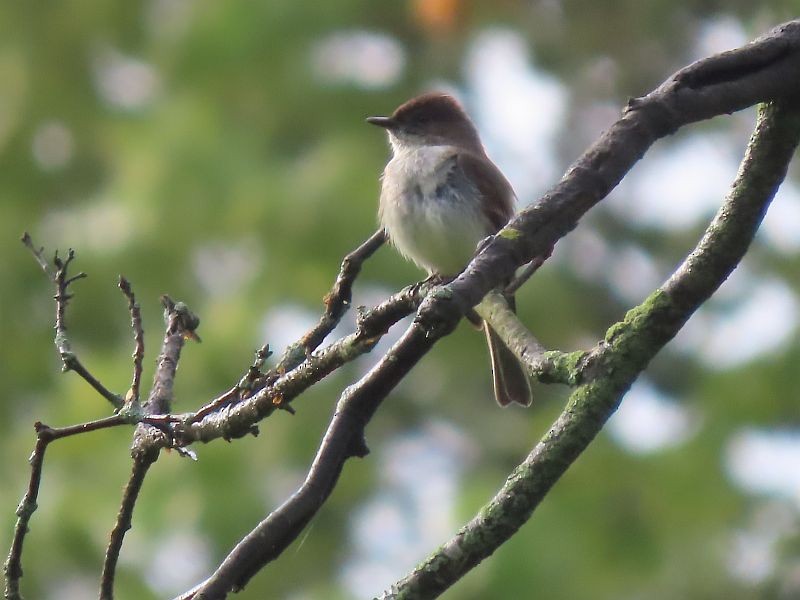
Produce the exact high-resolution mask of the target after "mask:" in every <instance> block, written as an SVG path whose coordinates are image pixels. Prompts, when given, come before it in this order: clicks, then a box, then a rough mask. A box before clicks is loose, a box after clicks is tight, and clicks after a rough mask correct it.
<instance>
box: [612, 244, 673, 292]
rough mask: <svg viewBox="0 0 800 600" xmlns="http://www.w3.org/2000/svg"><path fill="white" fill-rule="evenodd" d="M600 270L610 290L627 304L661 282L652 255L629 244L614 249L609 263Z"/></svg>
mask: <svg viewBox="0 0 800 600" xmlns="http://www.w3.org/2000/svg"><path fill="white" fill-rule="evenodd" d="M609 267H610V271H609ZM601 272H602V273H604V274H606V275H607V277H608V285H609V287H610V289H611V291H612V292H614V294H615V295H616V296H617V297H619V298H620V299H621V300H623V301H624V302H627V303H629V304H633V303H636V302H641V301H642V300H644V298H646V297H647V295H648V294H650V293H651V292H652V291H653V290H654V289H655V288H656V287H658V285H659V284H660V283H661V277H660V273H659V269H658V267H657V265H656V262H655V261H654V260H653V257H652V256H650V254H649V253H648V252H646V251H645V250H643V249H642V248H640V247H638V246H634V245H631V244H626V245H624V246H622V247H621V248H618V249H615V250H614V252H613V254H612V256H611V261H610V264H607V265H606V267H605V269H604V270H602V271H601Z"/></svg>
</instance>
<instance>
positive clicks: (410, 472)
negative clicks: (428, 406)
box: [341, 421, 476, 598]
mask: <svg viewBox="0 0 800 600" xmlns="http://www.w3.org/2000/svg"><path fill="white" fill-rule="evenodd" d="M475 453H476V449H475V447H474V445H473V444H472V442H471V441H470V440H469V439H468V438H467V437H466V436H464V435H463V434H462V433H461V432H460V431H458V430H457V429H456V428H455V427H453V426H452V425H450V424H448V423H444V422H441V421H439V422H431V423H428V424H426V425H424V426H423V428H422V429H420V430H416V431H412V432H408V433H406V434H404V435H401V436H398V437H397V438H395V439H394V440H391V441H390V442H389V443H388V444H387V445H386V446H385V448H383V451H382V453H381V456H380V457H379V461H380V465H379V467H378V473H379V474H380V479H381V482H380V484H379V485H378V486H377V489H379V490H380V492H378V493H377V494H376V495H375V496H373V498H372V499H370V500H368V501H367V502H366V503H365V504H363V505H362V506H361V507H359V509H358V510H357V511H356V512H355V515H354V517H353V520H352V523H351V538H352V542H351V543H352V545H353V550H352V551H351V554H350V556H349V558H348V559H347V562H346V563H345V564H344V567H343V568H342V570H341V577H342V580H343V583H344V585H345V587H346V588H347V590H348V591H349V592H350V594H351V595H352V596H353V597H356V598H371V597H372V596H374V595H375V594H376V593H378V592H380V591H381V590H382V589H385V588H386V587H388V586H389V585H391V583H392V582H394V580H396V579H398V578H399V577H401V576H403V575H404V574H405V573H406V572H407V571H408V570H410V569H411V568H412V567H413V566H414V565H415V564H416V563H417V562H418V561H419V560H420V559H422V558H423V557H424V556H425V554H426V553H427V552H429V551H430V549H431V548H432V547H435V546H437V545H438V544H441V543H443V542H444V541H446V540H447V538H448V537H449V536H450V535H452V533H453V532H454V530H455V522H454V514H453V513H454V509H455V506H456V503H457V500H458V483H459V480H460V478H461V472H462V470H463V469H465V468H466V467H468V464H469V462H470V460H471V459H472V458H473V457H474V455H475ZM423 480H424V482H425V484H424V485H420V483H419V482H420V481H423Z"/></svg>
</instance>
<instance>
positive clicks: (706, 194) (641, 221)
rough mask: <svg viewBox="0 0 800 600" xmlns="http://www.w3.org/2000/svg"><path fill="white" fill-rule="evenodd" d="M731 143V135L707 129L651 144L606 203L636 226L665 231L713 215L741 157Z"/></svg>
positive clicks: (620, 216) (691, 224) (688, 224)
mask: <svg viewBox="0 0 800 600" xmlns="http://www.w3.org/2000/svg"><path fill="white" fill-rule="evenodd" d="M734 148H736V149H737V150H738V145H737V144H735V143H733V141H732V140H731V138H730V136H728V135H726V134H723V133H712V132H702V133H699V134H695V135H691V136H689V137H687V138H684V139H681V140H679V141H677V142H675V143H673V144H670V145H669V146H665V145H659V146H656V147H655V148H653V149H652V150H651V151H650V153H649V154H648V157H647V158H646V159H645V160H644V161H642V162H641V163H640V164H639V165H638V166H637V168H636V169H634V170H633V171H631V172H630V174H629V175H628V177H627V178H626V179H624V180H623V181H622V183H621V184H620V186H619V192H620V193H618V194H614V195H612V196H610V197H609V198H608V201H607V206H608V207H609V208H610V209H611V210H612V211H613V212H614V213H615V215H616V216H617V217H618V218H619V219H622V220H624V221H627V222H629V223H631V224H633V225H637V226H647V227H652V228H655V229H661V230H667V231H675V230H685V229H689V228H691V227H694V226H695V225H697V224H698V223H700V222H702V221H706V220H709V218H710V217H711V216H713V214H714V213H715V212H716V210H717V208H718V207H719V206H720V204H721V203H722V200H723V199H724V197H725V195H726V194H727V192H728V189H729V187H730V185H731V183H732V182H733V180H734V179H735V177H736V171H737V169H738V163H739V159H740V157H739V156H737V155H736V154H735V153H734V152H733V151H732V150H733V149H734Z"/></svg>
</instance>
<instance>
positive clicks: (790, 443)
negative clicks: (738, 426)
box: [724, 428, 800, 508]
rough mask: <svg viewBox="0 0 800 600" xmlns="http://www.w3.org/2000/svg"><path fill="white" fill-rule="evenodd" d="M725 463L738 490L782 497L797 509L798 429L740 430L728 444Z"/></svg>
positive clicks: (799, 472)
mask: <svg viewBox="0 0 800 600" xmlns="http://www.w3.org/2000/svg"><path fill="white" fill-rule="evenodd" d="M724 460H725V470H726V472H727V473H728V477H729V478H730V479H731V480H732V481H733V483H734V484H735V485H736V486H737V487H739V488H740V489H742V490H744V491H746V492H749V493H751V494H766V495H769V496H774V497H777V498H785V499H788V500H791V501H792V502H794V504H795V506H797V507H798V508H800V430H797V429H791V430H790V429H786V430H767V429H756V428H745V429H742V430H741V431H739V432H738V433H736V434H735V435H734V436H733V437H732V438H731V439H730V441H729V442H728V445H727V448H726V449H725V459H724Z"/></svg>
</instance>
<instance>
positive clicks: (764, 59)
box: [185, 21, 800, 600]
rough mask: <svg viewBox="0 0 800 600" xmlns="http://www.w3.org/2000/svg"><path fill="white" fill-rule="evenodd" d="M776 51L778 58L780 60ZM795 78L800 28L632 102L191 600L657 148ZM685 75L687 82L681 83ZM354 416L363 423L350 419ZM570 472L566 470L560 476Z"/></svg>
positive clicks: (340, 420)
mask: <svg viewBox="0 0 800 600" xmlns="http://www.w3.org/2000/svg"><path fill="white" fill-rule="evenodd" d="M775 48H780V49H781V50H780V52H776V51H775V50H774V49H775ZM770 49H771V50H770ZM754 57H758V60H755V59H754ZM737 61H741V63H742V64H744V65H747V68H743V69H739V70H736V69H732V68H731V67H730V65H732V64H736V62H737ZM721 65H722V66H724V69H723V70H724V72H725V73H727V74H737V75H738V77H736V78H733V75H731V77H728V78H726V79H725V81H722V82H720V81H719V77H718V76H715V75H714V74H715V72H716V70H717V69H718V68H723V67H722V66H721ZM797 72H800V21H793V22H790V23H787V24H785V25H783V26H781V27H778V28H776V29H774V30H773V31H772V32H770V33H769V34H767V35H766V36H764V37H762V38H759V39H758V40H756V41H755V42H753V43H751V44H749V45H748V46H745V47H744V48H740V49H739V50H734V51H732V52H729V53H725V55H724V56H723V55H718V56H715V57H712V58H710V59H706V60H705V61H703V62H702V64H701V63H695V64H694V65H691V66H690V67H687V68H686V69H684V70H682V71H679V72H678V73H676V74H675V75H673V76H672V77H671V78H670V79H668V80H667V81H666V82H665V83H664V84H662V85H661V86H660V87H659V88H658V89H657V90H655V91H653V92H651V93H650V94H648V95H647V96H646V97H645V98H642V99H638V100H635V101H632V102H630V103H629V106H628V108H627V110H626V112H625V113H624V114H623V116H622V118H620V119H619V120H618V121H617V122H616V123H615V124H614V125H613V126H612V127H611V128H610V129H609V130H608V131H607V132H606V133H605V134H604V135H603V136H602V137H601V138H600V140H598V142H596V143H595V144H594V145H593V146H592V147H591V148H590V149H589V150H588V151H587V152H586V153H585V154H584V155H583V156H582V157H581V158H580V159H579V160H578V161H577V162H576V163H575V164H574V165H573V166H572V168H570V170H569V171H568V172H567V174H566V175H565V176H564V178H563V179H562V180H561V182H560V183H559V184H558V185H557V186H556V187H555V188H554V189H553V190H551V191H550V192H548V193H547V194H546V195H545V196H544V197H543V198H542V200H541V201H540V202H538V203H537V204H535V205H533V206H531V207H529V208H527V209H526V210H524V211H523V212H522V213H520V214H519V215H518V216H517V217H516V218H515V219H513V220H512V221H511V222H510V223H509V224H508V225H507V226H506V227H505V228H503V229H502V230H501V231H500V232H498V234H496V235H495V236H494V237H493V238H492V239H491V240H490V241H489V243H488V244H487V245H486V246H485V247H484V248H483V249H482V250H481V251H479V252H478V254H477V256H476V257H475V258H474V259H473V260H472V261H471V262H470V264H469V265H468V266H467V268H466V269H465V270H464V272H463V273H462V274H461V275H460V276H459V277H457V278H456V279H455V280H454V281H452V282H451V283H449V284H448V285H445V286H442V287H440V288H434V290H433V291H432V292H430V293H429V294H428V295H427V297H426V298H425V300H423V302H422V303H421V305H420V307H419V309H418V311H417V317H416V319H415V320H414V323H413V324H412V325H411V327H409V329H408V330H407V331H406V333H405V334H404V335H403V337H402V338H401V339H400V341H399V342H397V343H396V344H395V345H394V346H393V347H392V348H391V349H390V351H389V352H388V353H387V355H386V356H384V358H383V359H382V360H381V361H380V363H379V364H378V365H377V366H376V367H375V368H373V369H372V370H371V371H370V372H369V373H368V374H367V375H366V376H365V377H363V378H362V379H361V380H360V381H359V382H358V383H356V384H355V385H353V386H350V387H349V388H347V390H346V391H345V392H344V393H343V394H342V396H341V398H340V400H339V403H338V404H337V412H336V414H335V415H334V418H333V420H332V421H331V424H330V426H329V428H328V431H327V432H326V434H325V439H324V440H323V444H322V446H321V447H320V449H319V451H318V454H317V457H316V459H315V461H314V464H313V465H312V468H311V470H310V471H309V474H308V477H307V479H306V482H305V483H304V484H303V486H302V487H301V488H300V489H299V490H298V491H297V492H296V493H295V494H294V495H293V496H292V497H291V498H290V499H289V500H287V501H286V503H284V505H283V506H281V507H280V508H279V509H278V510H276V511H275V512H274V513H273V514H272V515H270V516H269V517H268V518H267V519H266V520H265V521H263V522H262V523H261V524H259V526H258V527H256V529H254V530H253V531H252V532H251V533H250V534H248V536H246V537H245V538H244V540H242V542H240V544H239V545H238V546H237V548H236V549H235V550H234V551H233V552H232V553H231V554H230V555H229V556H228V558H227V559H226V560H225V561H224V562H223V563H222V565H221V566H220V567H219V568H218V569H217V571H216V572H215V573H214V575H212V577H211V578H209V579H208V580H207V581H205V582H204V583H203V584H201V585H200V586H199V587H198V588H196V589H195V590H193V592H192V593H191V594H190V595H187V596H185V597H187V598H188V597H195V598H204V599H206V600H211V599H217V598H224V597H225V596H226V595H227V593H228V592H229V591H231V590H238V589H241V588H242V587H243V586H244V585H245V584H246V582H247V581H248V580H249V579H250V577H252V576H253V574H254V573H255V572H257V571H258V569H260V568H261V567H262V566H263V565H264V564H266V563H267V562H269V561H270V560H273V559H274V558H275V557H276V556H277V554H278V553H279V552H280V551H282V549H283V548H285V547H286V545H288V543H289V542H290V541H291V540H292V539H294V538H295V537H296V536H297V535H298V534H299V532H300V531H301V530H302V528H303V527H304V526H305V524H306V523H307V522H308V521H309V520H310V519H311V517H312V516H313V514H314V513H315V512H316V511H317V510H318V509H319V507H320V506H321V504H322V502H324V500H325V499H326V498H327V497H328V495H329V494H330V492H331V490H332V486H333V485H335V483H336V480H337V479H338V475H339V473H340V472H341V469H342V468H343V466H344V463H345V462H346V461H347V459H348V458H350V457H351V456H355V455H358V454H359V452H358V451H357V450H358V449H361V448H363V436H364V431H363V430H364V427H365V426H366V423H367V422H368V421H369V419H370V418H371V416H372V414H374V412H375V410H377V407H378V406H379V405H380V403H381V402H382V401H383V399H384V398H385V397H386V395H388V393H389V392H390V391H391V390H392V389H393V388H394V386H395V385H396V384H397V382H399V381H400V380H401V379H402V378H403V377H404V376H405V375H406V374H407V373H408V371H409V370H410V369H411V368H412V367H413V366H414V365H415V364H416V363H417V362H418V361H419V360H420V359H421V358H422V356H424V355H425V354H426V353H427V352H428V351H429V350H430V349H431V348H432V347H433V345H434V343H435V342H436V341H437V340H438V339H439V338H441V337H443V336H445V335H447V334H449V333H450V332H451V331H452V330H453V329H454V328H455V326H456V325H457V323H458V321H459V320H460V319H461V317H462V316H463V315H464V314H465V313H466V312H467V311H468V310H469V309H470V308H472V307H473V306H475V305H476V304H478V303H479V302H480V301H481V299H482V298H483V297H484V296H485V295H486V294H487V293H488V292H489V291H490V290H492V289H494V288H495V287H497V286H499V285H500V283H501V282H502V281H507V280H509V279H510V278H511V277H512V275H513V273H514V271H515V270H516V269H517V268H518V267H519V266H520V265H523V264H525V263H527V262H529V261H530V260H532V259H533V258H534V257H536V256H543V255H546V254H547V253H548V252H549V250H550V249H551V248H552V247H553V246H554V244H555V242H556V241H557V240H558V239H560V238H561V237H563V236H564V235H566V234H567V233H568V232H569V231H571V230H572V229H573V228H574V227H575V226H576V225H577V222H578V220H579V219H580V217H581V216H582V215H583V214H584V213H585V212H586V211H588V210H589V209H590V208H591V207H592V206H594V205H595V204H596V203H597V202H599V201H600V200H601V199H602V198H604V197H605V196H606V195H607V194H608V193H609V192H610V191H611V189H613V187H614V186H616V185H617V183H619V181H620V180H621V179H622V177H623V176H624V175H625V174H626V173H627V171H628V170H630V168H631V167H632V166H633V165H634V164H635V163H636V162H637V161H638V160H639V158H641V156H642V155H643V154H644V153H645V151H646V150H647V149H648V148H649V147H650V146H651V145H652V144H653V143H654V142H655V141H656V140H657V139H659V138H660V137H663V136H665V135H668V134H670V133H673V132H674V131H675V130H677V129H678V128H679V127H681V126H683V125H686V124H688V123H692V122H695V121H698V120H701V119H707V118H710V117H712V116H715V115H718V114H725V113H730V112H733V111H735V110H740V109H742V108H745V107H747V106H751V105H752V104H754V103H757V102H762V101H765V100H770V99H777V98H786V97H790V96H797V95H798V94H800V78H797V77H796V73H797ZM687 73H688V74H689V75H688V79H686V81H683V78H685V77H687ZM692 86H694V87H692ZM698 86H699V87H698ZM673 335H674V334H673ZM664 343H666V340H665V341H664ZM662 345H663V344H662ZM567 356H569V355H567ZM645 364H646V363H645ZM636 372H637V373H638V371H636ZM592 385H593V384H591V383H590V384H584V385H583V386H581V387H580V388H579V389H578V390H576V392H575V393H574V394H573V401H572V402H571V403H570V406H572V405H573V404H574V403H575V402H577V401H578V400H579V399H582V398H583V397H584V395H585V394H586V393H587V390H589V389H593V388H592V387H591V386H592ZM627 385H630V383H629V382H628V383H627ZM625 390H627V387H626V385H623V386H622V387H620V388H619V389H616V388H613V387H608V388H606V389H603V390H601V391H603V392H604V393H606V394H609V393H611V396H613V397H617V396H616V395H617V394H618V395H619V396H621V394H622V393H624V391H625ZM613 405H614V406H615V404H613ZM594 410H596V409H594ZM612 410H613V409H612ZM608 414H610V412H609V413H608ZM353 415H358V418H352V416H353ZM354 427H355V429H354ZM564 433H571V434H572V433H574V434H575V435H577V437H574V436H573V437H570V436H566V437H565V438H564V439H565V440H568V443H569V444H572V445H573V446H571V449H572V450H575V449H578V448H579V449H580V450H582V448H583V447H585V444H588V442H589V441H590V440H591V437H593V435H594V434H591V435H590V436H589V437H588V438H586V439H584V438H583V437H582V432H580V431H576V432H566V431H564ZM580 450H578V452H579V451H580ZM575 455H577V454H575ZM559 460H564V459H563V458H561V459H559ZM569 462H571V461H569V460H568V461H566V462H565V463H564V468H566V466H567V465H568V464H569ZM319 466H325V467H326V469H325V470H322V469H320V468H318V467H319ZM550 485H552V483H551V484H550ZM548 489H549V488H548ZM544 491H546V490H544ZM287 519H290V520H287ZM266 541H269V542H270V543H269V544H268V543H265V542H266Z"/></svg>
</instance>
